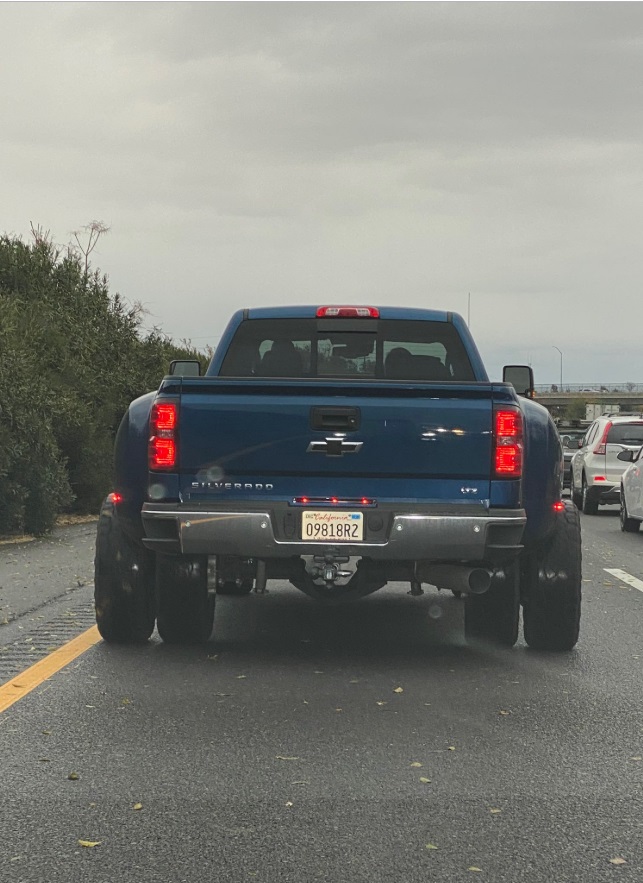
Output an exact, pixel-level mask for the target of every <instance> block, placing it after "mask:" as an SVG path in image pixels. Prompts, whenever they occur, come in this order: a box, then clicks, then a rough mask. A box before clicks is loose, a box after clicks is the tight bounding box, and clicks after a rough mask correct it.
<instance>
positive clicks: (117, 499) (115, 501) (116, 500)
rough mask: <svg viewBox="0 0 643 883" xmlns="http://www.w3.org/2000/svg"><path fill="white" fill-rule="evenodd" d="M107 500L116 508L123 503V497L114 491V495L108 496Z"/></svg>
mask: <svg viewBox="0 0 643 883" xmlns="http://www.w3.org/2000/svg"><path fill="white" fill-rule="evenodd" d="M107 499H108V500H109V502H110V503H113V504H114V505H115V506H117V505H118V504H119V503H122V502H123V495H122V494H119V493H117V492H116V491H114V492H113V493H111V494H108V495H107Z"/></svg>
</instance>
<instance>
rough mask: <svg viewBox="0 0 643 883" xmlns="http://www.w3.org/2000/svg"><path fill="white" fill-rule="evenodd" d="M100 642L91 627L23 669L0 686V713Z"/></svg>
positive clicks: (94, 628)
mask: <svg viewBox="0 0 643 883" xmlns="http://www.w3.org/2000/svg"><path fill="white" fill-rule="evenodd" d="M100 640H101V637H100V634H99V633H98V629H97V628H96V626H95V625H94V626H92V627H91V628H90V629H87V631H86V632H83V633H82V635H78V637H77V638H73V639H72V640H71V641H68V642H67V643H66V644H63V646H62V647H59V648H58V649H57V650H54V652H53V653H50V654H49V656H46V657H45V658H44V659H41V660H40V661H39V662H36V663H34V665H32V666H31V667H30V668H27V669H25V670H24V671H23V672H22V673H21V674H19V675H17V676H16V677H15V678H12V679H11V680H10V681H7V683H6V684H2V686H0V713H2V712H3V711H6V709H7V708H9V706H11V705H13V704H14V702H18V700H19V699H22V698H23V696H26V695H27V693H31V691H32V690H35V689H36V687H39V686H40V684H42V683H43V682H44V681H46V680H47V678H50V677H51V676H52V675H55V674H56V672H58V671H60V669H61V668H64V667H65V666H66V665H69V663H70V662H73V661H74V659H76V658H77V657H78V656H81V655H82V654H83V653H84V652H85V651H86V650H89V648H90V647H93V646H94V644H97V643H98V642H99V641H100Z"/></svg>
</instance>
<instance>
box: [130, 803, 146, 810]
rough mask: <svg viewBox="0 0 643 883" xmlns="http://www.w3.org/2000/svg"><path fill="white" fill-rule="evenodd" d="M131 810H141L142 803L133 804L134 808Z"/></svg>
mask: <svg viewBox="0 0 643 883" xmlns="http://www.w3.org/2000/svg"><path fill="white" fill-rule="evenodd" d="M132 809H143V804H142V803H135V804H134V806H133V807H132Z"/></svg>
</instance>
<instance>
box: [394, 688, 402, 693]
mask: <svg viewBox="0 0 643 883" xmlns="http://www.w3.org/2000/svg"><path fill="white" fill-rule="evenodd" d="M393 692H394V693H403V692H404V687H396V688H395V689H394V690H393Z"/></svg>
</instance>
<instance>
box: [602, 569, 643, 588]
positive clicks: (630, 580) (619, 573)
mask: <svg viewBox="0 0 643 883" xmlns="http://www.w3.org/2000/svg"><path fill="white" fill-rule="evenodd" d="M603 570H604V571H605V573H610V574H611V575H612V576H615V577H616V578H617V579H620V580H622V581H623V582H624V583H627V585H628V586H632V588H633V589H638V590H639V592H643V580H640V579H637V578H636V577H635V576H632V574H631V573H628V572H627V570H619V569H618V568H617V567H604V568H603Z"/></svg>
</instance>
